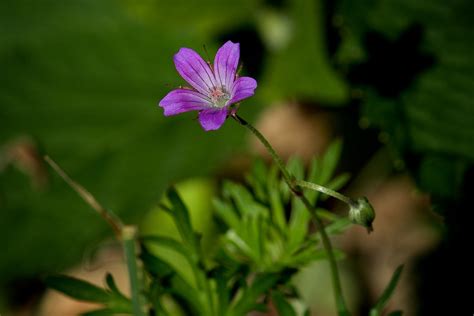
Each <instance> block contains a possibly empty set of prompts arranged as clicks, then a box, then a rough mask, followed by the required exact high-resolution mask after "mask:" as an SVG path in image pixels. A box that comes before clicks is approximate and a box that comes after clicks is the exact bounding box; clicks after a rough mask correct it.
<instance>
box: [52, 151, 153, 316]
mask: <svg viewBox="0 0 474 316" xmlns="http://www.w3.org/2000/svg"><path fill="white" fill-rule="evenodd" d="M44 160H45V161H46V162H47V163H48V164H49V165H50V166H51V167H52V168H53V169H54V171H56V172H57V173H58V174H59V176H61V178H62V179H63V180H64V181H65V182H66V183H67V184H68V185H69V186H70V187H71V188H72V189H73V190H74V191H76V193H77V194H78V195H79V196H80V197H81V198H82V199H83V200H84V201H85V202H86V203H87V204H89V206H90V207H91V208H92V209H94V210H95V211H96V212H97V213H98V214H99V215H100V216H101V217H102V218H103V219H104V220H105V221H106V222H107V223H108V224H109V225H110V227H112V230H113V231H114V233H115V237H116V238H117V240H119V241H121V242H122V243H123V249H124V254H125V262H126V264H127V268H128V273H129V279H130V290H131V291H130V292H131V294H132V308H133V312H134V315H136V316H144V315H145V314H144V312H143V310H142V307H141V306H142V304H141V300H140V291H141V278H140V277H139V273H138V265H137V254H136V244H137V229H136V227H134V226H126V225H124V224H123V223H122V221H121V220H120V219H119V218H118V217H117V215H115V213H114V212H112V211H111V210H109V209H106V208H105V207H104V206H102V205H101V204H100V203H99V202H98V201H97V200H96V198H95V197H94V196H93V195H92V194H91V193H90V192H89V191H87V190H86V189H85V188H84V187H83V186H81V185H80V184H79V183H77V182H76V181H74V180H72V179H71V177H69V175H68V174H67V173H66V172H65V171H64V170H63V169H62V168H61V167H60V166H59V165H58V164H57V163H56V162H55V161H54V160H53V159H51V158H50V157H49V156H45V157H44Z"/></svg>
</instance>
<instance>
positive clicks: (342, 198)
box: [296, 180, 356, 206]
mask: <svg viewBox="0 0 474 316" xmlns="http://www.w3.org/2000/svg"><path fill="white" fill-rule="evenodd" d="M296 184H297V185H299V186H300V187H302V188H306V189H310V190H314V191H318V192H321V193H324V194H326V195H329V196H332V197H333V198H336V199H338V200H339V201H342V202H344V203H346V204H347V205H349V206H353V205H355V204H356V203H355V201H354V200H353V199H351V198H350V197H347V196H345V195H343V194H341V193H339V192H336V191H334V190H331V189H329V188H326V187H323V186H322V185H319V184H316V183H312V182H308V181H303V180H298V181H296Z"/></svg>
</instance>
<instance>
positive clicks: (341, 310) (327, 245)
mask: <svg viewBox="0 0 474 316" xmlns="http://www.w3.org/2000/svg"><path fill="white" fill-rule="evenodd" d="M231 117H232V118H233V119H234V120H235V121H236V122H237V123H239V124H240V125H242V126H244V127H246V128H247V129H249V130H250V131H251V132H252V133H253V134H254V135H255V136H256V137H257V138H258V140H259V141H260V142H261V143H262V144H263V145H264V146H265V148H266V149H267V151H268V152H269V153H270V155H271V156H272V158H273V160H274V161H275V163H276V164H277V166H278V167H279V168H280V171H281V173H282V175H283V178H284V179H285V181H286V183H287V184H288V187H289V188H290V190H291V191H292V192H293V194H295V196H297V197H298V198H299V199H301V201H302V202H303V204H304V205H305V206H306V208H307V209H308V211H309V212H310V214H311V216H312V217H313V219H314V222H315V224H316V228H317V229H318V231H319V233H320V234H321V239H322V242H323V246H324V249H325V250H326V252H327V255H328V259H329V265H330V268H331V278H332V283H333V288H334V297H335V300H336V305H337V311H338V314H339V315H340V316H347V315H350V313H349V311H348V310H347V307H346V303H345V300H344V297H343V295H342V287H341V281H340V278H339V270H338V268H337V263H336V257H335V256H334V251H333V248H332V245H331V241H330V239H329V236H328V235H327V233H326V230H325V228H324V224H323V221H322V220H321V218H320V217H319V215H318V213H317V212H316V209H315V208H314V206H313V205H311V203H310V202H309V201H308V199H307V198H306V197H305V196H304V193H303V191H302V189H301V187H302V186H304V184H305V183H303V185H301V183H300V182H301V181H296V179H295V178H294V177H293V176H292V175H291V174H290V173H289V172H288V170H287V169H286V167H285V164H284V163H283V160H282V159H281V158H280V156H278V154H277V153H276V151H275V149H273V147H272V145H270V143H269V142H268V140H267V139H266V138H265V136H263V135H262V133H260V131H258V130H257V129H256V128H255V127H253V126H252V125H251V124H250V123H249V122H247V121H246V120H245V119H243V118H242V117H240V116H238V115H237V114H236V113H235V112H234V113H231ZM321 188H323V189H324V190H325V192H323V193H326V194H327V192H331V191H332V192H331V193H333V192H335V191H333V190H329V189H327V188H324V187H322V186H318V189H319V190H321ZM321 192H322V191H321ZM335 193H337V192H335ZM330 195H331V194H330ZM337 196H338V197H339V198H340V197H341V195H340V194H339V193H337Z"/></svg>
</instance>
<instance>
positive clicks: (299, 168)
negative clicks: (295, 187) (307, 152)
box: [286, 156, 304, 179]
mask: <svg viewBox="0 0 474 316" xmlns="http://www.w3.org/2000/svg"><path fill="white" fill-rule="evenodd" d="M286 168H287V170H288V172H289V173H290V174H291V175H293V176H294V177H295V178H296V179H303V178H304V165H303V160H302V159H301V158H300V157H298V156H293V157H291V158H290V159H288V163H287V164H286Z"/></svg>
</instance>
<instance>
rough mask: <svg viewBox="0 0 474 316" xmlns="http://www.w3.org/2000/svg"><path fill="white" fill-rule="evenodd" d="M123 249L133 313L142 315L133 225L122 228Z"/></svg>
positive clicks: (139, 278) (138, 315)
mask: <svg viewBox="0 0 474 316" xmlns="http://www.w3.org/2000/svg"><path fill="white" fill-rule="evenodd" d="M122 240H123V249H124V254H125V261H126V263H127V268H128V278H129V281H130V292H131V295H132V309H133V315H136V316H144V315H145V313H144V312H143V310H142V303H141V295H140V292H141V291H142V289H141V282H140V280H141V276H140V275H139V272H138V271H139V270H138V265H137V249H136V246H137V228H136V227H135V226H124V227H123V229H122Z"/></svg>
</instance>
